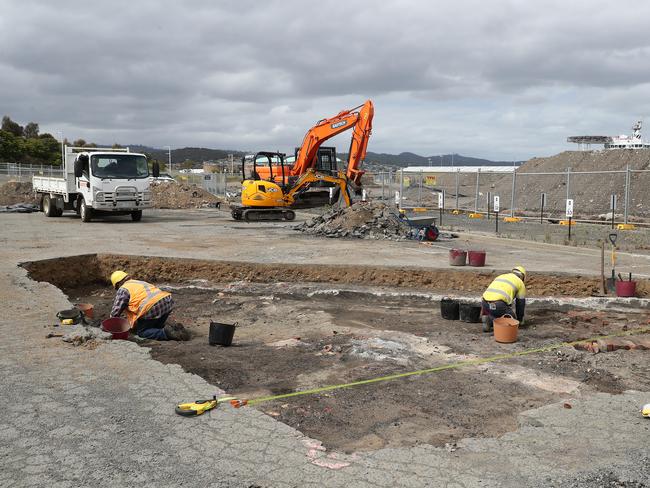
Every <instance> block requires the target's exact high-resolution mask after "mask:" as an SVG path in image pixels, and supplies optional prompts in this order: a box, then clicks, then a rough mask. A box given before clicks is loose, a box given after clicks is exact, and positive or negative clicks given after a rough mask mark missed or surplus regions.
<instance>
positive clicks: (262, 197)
mask: <svg viewBox="0 0 650 488" xmlns="http://www.w3.org/2000/svg"><path fill="white" fill-rule="evenodd" d="M373 116H374V107H373V104H372V101H370V100H368V101H366V102H365V103H364V104H363V105H360V106H358V107H355V108H353V109H350V110H343V111H341V112H339V113H338V114H337V115H335V116H334V117H331V118H329V119H323V120H320V121H319V122H317V123H316V125H315V126H314V127H312V128H311V129H310V130H309V131H308V132H307V134H306V135H305V137H304V139H303V143H302V146H301V147H300V148H299V149H298V151H297V154H296V160H295V163H294V164H293V165H291V166H289V165H287V164H286V163H285V158H286V154H283V153H279V152H258V153H257V154H255V155H254V156H253V157H252V159H251V160H249V161H248V162H247V160H246V158H244V159H242V176H243V181H242V194H241V204H240V205H232V206H231V214H232V217H233V218H234V219H235V220H247V221H260V220H283V219H284V220H293V219H294V218H295V217H296V214H295V212H294V211H293V210H292V209H291V207H292V206H293V205H295V204H296V200H297V199H298V198H299V197H300V196H301V195H302V194H303V193H305V192H307V190H309V188H310V187H311V186H314V185H318V184H321V185H322V184H323V183H324V184H327V185H328V186H334V187H337V193H339V195H340V198H341V199H342V200H343V202H344V203H345V205H347V206H350V205H351V203H352V200H351V198H350V193H349V189H350V187H352V188H353V189H354V190H355V191H357V192H358V191H360V188H361V176H362V175H363V171H361V169H360V166H361V163H362V162H363V160H364V158H365V157H366V148H367V147H368V139H369V138H370V134H371V131H372V119H373ZM349 129H354V130H353V133H352V141H351V142H350V152H349V155H348V164H347V169H346V171H345V172H343V171H337V172H335V173H334V174H331V173H330V174H327V173H324V172H321V171H317V170H316V169H315V167H316V165H317V162H318V154H319V148H320V147H321V145H322V144H323V143H324V142H325V141H326V140H328V139H330V138H331V137H334V136H335V135H337V134H340V133H341V132H344V131H346V130H349Z"/></svg>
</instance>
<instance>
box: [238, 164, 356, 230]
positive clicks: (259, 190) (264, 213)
mask: <svg viewBox="0 0 650 488" xmlns="http://www.w3.org/2000/svg"><path fill="white" fill-rule="evenodd" d="M285 157H286V155H285V154H283V153H277V152H259V153H257V154H256V155H255V156H254V157H253V158H252V165H253V166H252V171H251V173H250V177H249V178H246V177H245V179H244V181H243V183H242V193H241V205H233V206H231V214H232V217H233V218H234V219H235V220H246V221H260V220H283V219H284V220H293V219H295V218H296V213H295V212H294V211H293V210H292V209H291V208H290V207H291V206H292V205H294V204H295V203H296V199H297V197H298V196H299V195H300V194H302V193H303V192H306V191H307V190H308V189H309V187H310V186H311V185H313V184H315V183H323V182H324V183H329V184H330V185H332V186H336V187H338V192H339V194H340V197H341V198H342V199H343V201H344V202H345V205H347V206H350V205H351V204H352V200H351V198H350V193H349V187H348V178H347V176H346V175H345V173H343V172H342V171H339V172H338V174H337V175H330V174H325V173H320V172H317V171H315V170H314V169H313V168H310V169H308V170H307V171H306V172H305V173H303V174H302V176H300V177H299V178H298V179H297V180H295V182H293V183H292V184H291V185H283V184H281V183H276V182H275V181H273V170H274V169H275V170H276V171H280V174H284V168H285V166H284V159H285ZM264 160H266V161H267V163H268V166H269V168H270V179H268V180H262V179H260V178H259V173H258V162H260V161H264ZM244 166H246V165H245V164H244ZM244 171H246V170H244Z"/></svg>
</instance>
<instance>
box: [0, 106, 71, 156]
mask: <svg viewBox="0 0 650 488" xmlns="http://www.w3.org/2000/svg"><path fill="white" fill-rule="evenodd" d="M0 161H1V162H9V163H31V164H48V165H49V164H53V165H60V164H61V145H60V143H59V141H57V140H56V139H55V138H54V136H53V135H52V134H48V133H43V134H40V133H39V127H38V124H37V123H36V122H29V123H28V124H27V125H25V126H24V127H23V126H22V125H20V124H19V123H17V122H14V121H13V120H11V118H10V117H9V116H7V115H5V116H4V117H2V125H1V126H0Z"/></svg>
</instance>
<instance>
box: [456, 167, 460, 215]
mask: <svg viewBox="0 0 650 488" xmlns="http://www.w3.org/2000/svg"><path fill="white" fill-rule="evenodd" d="M459 179H460V170H459V169H457V170H456V210H458V186H459V184H458V180H459Z"/></svg>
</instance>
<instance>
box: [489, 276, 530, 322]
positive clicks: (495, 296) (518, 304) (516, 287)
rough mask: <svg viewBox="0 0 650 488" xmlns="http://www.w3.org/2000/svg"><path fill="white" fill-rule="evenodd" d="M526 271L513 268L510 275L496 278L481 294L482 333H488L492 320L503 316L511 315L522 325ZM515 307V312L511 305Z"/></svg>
mask: <svg viewBox="0 0 650 488" xmlns="http://www.w3.org/2000/svg"><path fill="white" fill-rule="evenodd" d="M525 281H526V269H525V268H524V267H523V266H515V267H514V268H513V269H512V271H511V272H510V273H505V274H502V275H499V276H497V277H496V278H495V279H494V280H493V281H492V283H490V286H488V287H487V290H485V292H484V293H483V297H482V301H481V304H482V306H483V332H490V331H491V330H492V327H493V320H494V319H495V318H498V317H503V316H504V315H511V316H512V317H513V318H516V319H517V320H519V324H520V325H523V323H524V312H525V310H526V285H525V284H524V282H525ZM513 304H514V305H515V310H513V309H512V305H513Z"/></svg>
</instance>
